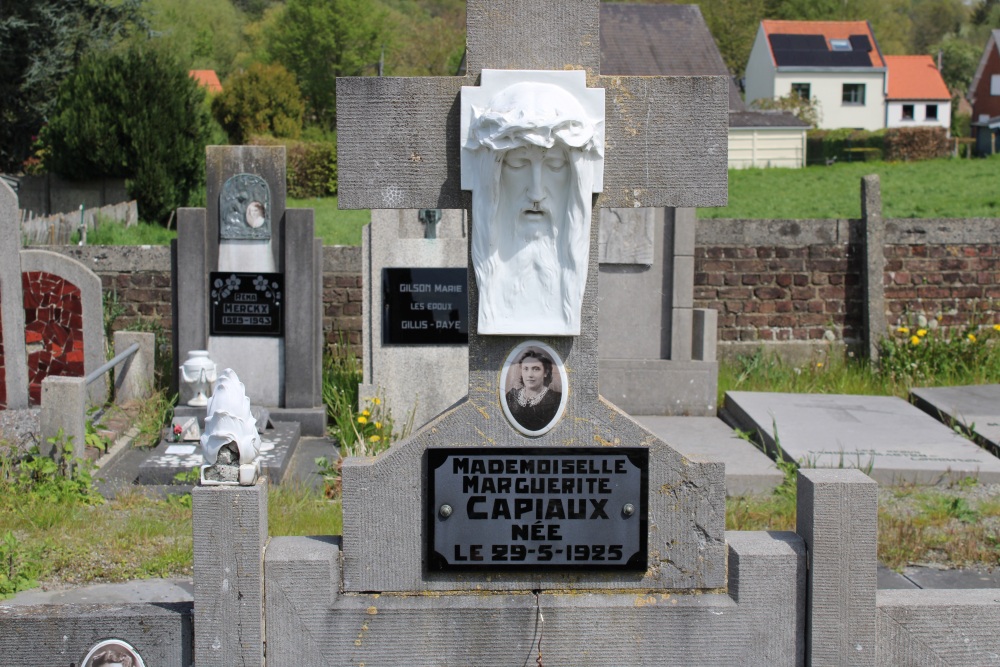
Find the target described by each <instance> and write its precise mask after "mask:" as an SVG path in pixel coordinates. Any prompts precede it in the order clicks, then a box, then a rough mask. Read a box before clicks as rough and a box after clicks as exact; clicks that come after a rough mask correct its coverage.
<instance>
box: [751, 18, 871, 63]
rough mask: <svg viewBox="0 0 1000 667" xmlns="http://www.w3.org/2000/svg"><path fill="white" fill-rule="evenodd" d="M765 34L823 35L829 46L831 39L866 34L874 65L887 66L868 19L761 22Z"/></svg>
mask: <svg viewBox="0 0 1000 667" xmlns="http://www.w3.org/2000/svg"><path fill="white" fill-rule="evenodd" d="M760 24H761V26H763V27H764V34H765V35H823V37H825V38H826V45H827V47H829V46H830V40H831V39H847V38H849V37H850V36H851V35H865V36H866V37H867V38H868V40H869V41H870V42H871V43H872V50H871V59H872V67H885V63H884V61H883V60H882V58H881V55H880V54H879V51H878V43H877V42H876V41H875V35H873V34H872V30H871V27H870V26H869V25H868V21H777V20H766V21H761V22H760Z"/></svg>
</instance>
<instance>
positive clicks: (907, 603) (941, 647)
mask: <svg viewBox="0 0 1000 667" xmlns="http://www.w3.org/2000/svg"><path fill="white" fill-rule="evenodd" d="M998 598H1000V591H998V590H996V589H984V590H978V591H969V590H963V591H954V590H933V591H919V590H911V591H879V592H878V597H877V601H876V615H875V623H876V632H877V637H878V650H877V660H876V661H875V664H876V665H878V666H879V667H883V666H884V667H890V666H892V667H895V666H896V665H1000V633H998V632H997V627H998V625H1000V604H997V599H998Z"/></svg>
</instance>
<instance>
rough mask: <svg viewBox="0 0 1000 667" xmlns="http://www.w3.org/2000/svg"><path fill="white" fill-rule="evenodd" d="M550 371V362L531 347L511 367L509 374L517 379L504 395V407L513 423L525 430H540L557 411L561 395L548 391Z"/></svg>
mask: <svg viewBox="0 0 1000 667" xmlns="http://www.w3.org/2000/svg"><path fill="white" fill-rule="evenodd" d="M552 370H553V363H552V359H551V358H550V357H549V356H548V355H547V354H545V353H544V352H542V351H540V350H537V349H534V348H528V349H527V350H525V351H524V353H523V354H521V356H520V357H519V358H518V360H517V362H516V363H515V364H513V365H511V370H510V372H511V374H513V375H514V376H515V377H517V378H518V379H517V381H516V382H515V384H514V387H513V388H512V389H511V390H510V391H508V392H507V395H506V399H507V407H508V408H509V410H510V414H511V416H512V417H513V418H514V420H515V421H517V423H518V424H520V425H521V427H522V428H524V429H525V430H527V431H540V430H542V429H543V428H545V427H546V426H547V425H548V424H549V423H550V422H551V421H552V420H553V419H554V418H555V416H556V412H557V411H558V410H559V403H560V402H561V401H562V394H561V393H560V392H558V391H556V390H555V389H551V388H550V385H551V384H552ZM518 376H519V377H518Z"/></svg>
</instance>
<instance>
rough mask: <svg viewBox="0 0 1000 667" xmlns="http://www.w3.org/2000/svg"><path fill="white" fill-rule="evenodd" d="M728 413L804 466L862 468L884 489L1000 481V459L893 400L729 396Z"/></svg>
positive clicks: (759, 394)
mask: <svg viewBox="0 0 1000 667" xmlns="http://www.w3.org/2000/svg"><path fill="white" fill-rule="evenodd" d="M724 410H725V414H726V415H727V417H728V418H729V419H731V420H732V421H733V422H734V425H735V426H736V427H738V428H741V429H743V430H747V431H751V432H756V433H757V434H759V435H760V437H761V438H762V440H763V444H764V447H765V448H766V449H767V451H768V452H773V451H777V450H776V447H777V446H778V443H779V442H780V447H781V451H782V452H783V453H784V455H785V456H787V457H788V458H789V459H791V460H793V461H796V462H799V463H800V464H801V465H804V466H806V467H810V468H860V469H862V470H864V471H866V472H867V474H868V475H869V476H870V477H872V478H873V479H875V480H876V481H878V482H879V483H880V484H895V483H901V482H912V483H918V484H936V483H939V482H946V481H955V480H960V479H963V478H965V477H975V478H977V479H979V481H980V482H983V483H993V482H997V481H1000V459H997V458H996V457H994V456H992V455H991V454H990V453H989V452H987V451H986V450H984V449H981V448H980V447H977V446H976V445H975V444H974V443H972V442H970V441H969V440H967V439H965V438H963V437H962V436H960V435H959V434H957V433H955V431H954V430H952V429H951V428H948V427H947V426H945V425H944V424H941V423H940V422H939V421H937V420H936V419H934V418H932V417H930V416H928V415H926V414H924V413H923V412H921V411H920V410H919V409H918V408H916V407H914V406H913V405H910V404H909V403H907V402H906V401H904V400H903V399H901V398H896V397H894V396H850V395H835V394H834V395H826V394H824V395H818V394H817V395H812V394H782V393H764V392H744V391H731V392H727V393H726V403H725V408H724Z"/></svg>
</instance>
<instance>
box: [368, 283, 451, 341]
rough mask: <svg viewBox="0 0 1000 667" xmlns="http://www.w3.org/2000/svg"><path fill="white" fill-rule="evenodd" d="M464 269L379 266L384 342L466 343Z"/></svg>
mask: <svg viewBox="0 0 1000 667" xmlns="http://www.w3.org/2000/svg"><path fill="white" fill-rule="evenodd" d="M468 283H469V276H468V270H467V269H441V268H438V269H382V292H383V295H382V297H383V298H382V344H383V345H468V344H469V294H468Z"/></svg>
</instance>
